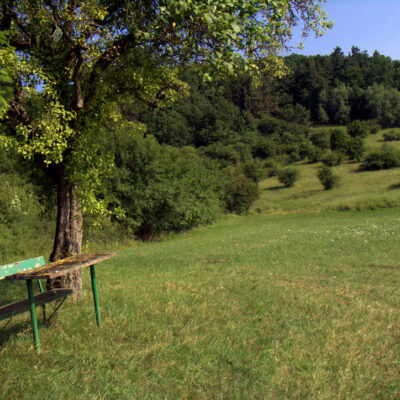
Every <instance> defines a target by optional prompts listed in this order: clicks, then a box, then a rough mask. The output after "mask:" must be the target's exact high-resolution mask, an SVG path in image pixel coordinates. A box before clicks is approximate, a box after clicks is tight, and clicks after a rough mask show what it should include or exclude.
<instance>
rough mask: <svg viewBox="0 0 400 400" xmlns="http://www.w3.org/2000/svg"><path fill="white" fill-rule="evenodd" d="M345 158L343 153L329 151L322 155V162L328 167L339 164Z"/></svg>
mask: <svg viewBox="0 0 400 400" xmlns="http://www.w3.org/2000/svg"><path fill="white" fill-rule="evenodd" d="M342 160H343V155H342V154H341V153H339V152H333V151H329V152H327V153H325V154H324V155H323V156H322V159H321V161H322V163H323V164H325V165H327V166H328V167H333V166H335V165H339V164H340V163H341V162H342Z"/></svg>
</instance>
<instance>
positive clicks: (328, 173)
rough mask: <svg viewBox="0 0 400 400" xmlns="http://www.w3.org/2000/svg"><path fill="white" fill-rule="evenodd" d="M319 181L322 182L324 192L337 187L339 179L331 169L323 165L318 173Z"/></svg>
mask: <svg viewBox="0 0 400 400" xmlns="http://www.w3.org/2000/svg"><path fill="white" fill-rule="evenodd" d="M317 176H318V179H319V181H320V182H321V184H322V186H323V187H324V190H330V189H332V188H333V187H334V186H337V184H338V182H339V177H338V176H337V175H335V174H334V173H333V171H332V169H331V168H330V167H328V166H327V165H323V166H322V167H321V168H320V169H319V170H318V173H317Z"/></svg>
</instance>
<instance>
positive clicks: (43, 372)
mask: <svg viewBox="0 0 400 400" xmlns="http://www.w3.org/2000/svg"><path fill="white" fill-rule="evenodd" d="M399 228H400V210H399V209H396V208H394V209H388V210H376V211H358V212H353V211H347V212H319V213H297V214H296V213H289V214H285V215H262V214H257V215H249V216H245V217H236V218H235V217H230V218H227V219H225V220H221V221H219V222H218V223H216V224H214V225H213V226H211V227H207V228H201V229H197V230H195V231H192V232H188V233H185V234H182V235H178V236H176V237H171V238H169V239H168V240H165V241H160V242H156V243H143V244H139V245H137V246H136V247H132V248H130V249H126V250H121V251H119V255H118V257H116V258H114V259H112V260H109V261H107V262H104V263H103V265H101V264H100V265H99V267H98V268H97V275H98V285H99V290H100V301H101V307H102V312H103V320H104V322H103V326H102V328H101V329H100V330H99V329H97V327H96V324H95V318H94V312H93V306H92V298H91V294H90V286H89V276H88V275H87V274H88V272H87V271H86V273H85V276H84V281H85V289H86V290H85V295H84V298H83V300H81V301H79V302H77V303H73V302H72V301H68V303H67V304H65V305H64V306H63V308H62V309H61V310H60V312H59V315H58V319H57V321H56V322H55V323H53V324H52V325H50V326H48V327H46V326H43V325H41V326H40V334H41V342H42V353H41V354H36V353H35V351H34V350H33V347H32V332H31V329H30V326H29V323H28V322H29V315H27V314H26V315H22V316H19V317H17V318H16V319H15V320H14V321H13V322H12V323H11V324H9V325H8V327H7V328H6V329H5V330H1V331H0V332H1V333H0V360H1V362H0V383H1V386H0V398H1V399H2V400H5V399H118V400H119V399H286V398H287V399H398V398H399V397H400V378H399V377H400V307H399V304H400V291H399V287H400V262H399V259H400V246H399V244H400V243H399V231H400V229H399ZM0 284H1V288H2V290H1V292H0V298H1V300H0V303H1V304H4V301H3V300H6V299H7V300H12V299H13V298H18V296H24V295H25V290H24V289H25V288H24V286H23V285H21V286H19V287H18V290H16V289H15V288H16V286H15V285H16V284H15V283H14V282H11V283H8V282H4V281H2V282H0Z"/></svg>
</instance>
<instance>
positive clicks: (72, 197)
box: [47, 168, 82, 299]
mask: <svg viewBox="0 0 400 400" xmlns="http://www.w3.org/2000/svg"><path fill="white" fill-rule="evenodd" d="M57 207H58V211H57V226H56V234H55V238H54V245H53V252H52V253H51V256H50V261H57V260H61V259H63V258H66V257H70V256H72V255H75V254H79V253H81V250H82V210H81V204H80V202H79V201H78V200H77V198H76V194H75V190H74V185H73V184H71V183H69V182H68V181H67V180H66V179H65V176H64V169H63V168H60V170H59V179H58V190H57ZM55 287H63V288H69V289H73V290H74V293H73V295H72V296H73V297H74V298H75V299H77V298H79V297H81V296H82V274H81V271H79V272H75V273H71V274H67V275H64V276H62V277H59V278H56V279H51V280H49V281H48V282H47V288H48V289H51V288H55Z"/></svg>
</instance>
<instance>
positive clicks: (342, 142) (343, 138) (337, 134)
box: [330, 128, 350, 151]
mask: <svg viewBox="0 0 400 400" xmlns="http://www.w3.org/2000/svg"><path fill="white" fill-rule="evenodd" d="M349 140H350V136H349V134H348V133H347V132H346V131H345V130H343V129H340V128H335V129H332V130H331V141H330V142H331V143H330V144H331V149H332V150H333V151H335V150H339V151H345V149H346V148H347V145H348V143H349Z"/></svg>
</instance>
